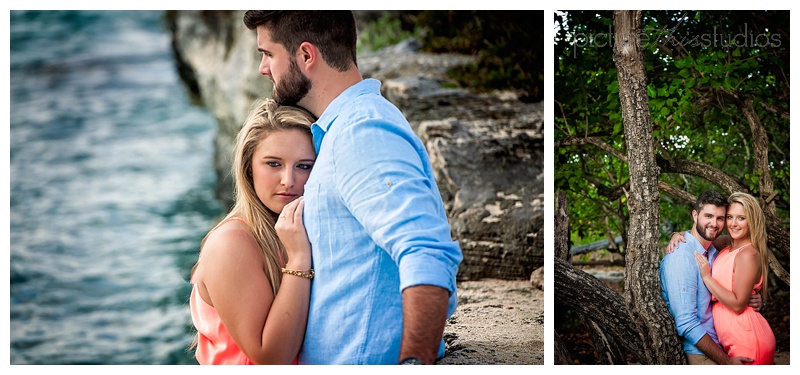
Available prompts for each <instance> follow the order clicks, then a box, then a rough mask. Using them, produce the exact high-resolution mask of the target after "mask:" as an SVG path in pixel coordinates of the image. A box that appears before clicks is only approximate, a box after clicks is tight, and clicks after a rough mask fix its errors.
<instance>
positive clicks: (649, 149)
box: [614, 11, 685, 364]
mask: <svg viewBox="0 0 800 375" xmlns="http://www.w3.org/2000/svg"><path fill="white" fill-rule="evenodd" d="M641 24H642V14H641V11H614V63H615V65H616V67H617V79H618V81H619V97H620V104H621V108H622V124H623V127H624V129H625V142H626V145H627V149H628V161H629V163H628V168H629V170H630V185H631V189H630V192H629V194H628V212H629V213H630V222H629V231H628V241H629V243H628V248H627V252H626V258H625V263H626V266H625V300H626V303H627V306H628V310H629V312H630V314H631V316H632V318H633V321H634V322H635V326H636V327H637V331H638V332H639V335H640V338H641V341H642V343H643V345H642V347H641V353H642V356H643V357H644V360H643V362H642V363H644V364H676V363H683V361H684V360H685V357H684V354H683V349H682V347H681V343H680V340H679V339H678V336H677V334H676V331H675V328H674V323H673V322H674V321H673V317H672V315H670V313H669V311H668V310H667V305H666V303H665V302H664V300H663V298H662V297H661V294H660V290H661V287H660V284H659V276H658V254H659V249H658V247H657V246H658V238H659V232H658V222H659V190H658V174H659V170H658V167H657V165H656V160H655V149H654V142H653V133H652V127H651V120H650V107H649V100H648V98H647V79H646V78H647V77H646V75H645V69H644V58H643V54H642V50H641V39H640V35H641Z"/></svg>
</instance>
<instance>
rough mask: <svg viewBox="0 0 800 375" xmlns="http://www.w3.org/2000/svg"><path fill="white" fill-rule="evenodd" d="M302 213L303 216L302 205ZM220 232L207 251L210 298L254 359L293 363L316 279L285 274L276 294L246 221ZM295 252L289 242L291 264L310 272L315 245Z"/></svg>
mask: <svg viewBox="0 0 800 375" xmlns="http://www.w3.org/2000/svg"><path fill="white" fill-rule="evenodd" d="M287 207H288V205H287ZM298 215H302V208H301V209H300V210H299V213H298ZM280 220H285V218H281V219H280ZM280 220H279V222H280ZM293 225H294V224H288V223H287V224H285V225H284V227H286V226H293ZM299 225H301V226H302V217H301V218H300V223H299ZM276 229H277V226H276ZM218 232H219V233H218V234H219V235H218V236H214V238H212V237H209V240H208V242H207V243H206V248H205V249H204V259H203V262H205V264H206V265H207V266H208V269H207V271H208V272H207V273H206V274H205V277H204V279H205V285H206V288H207V289H208V294H209V296H210V298H211V300H212V301H210V302H211V303H212V304H213V306H214V307H215V308H216V310H217V312H218V313H219V315H220V319H222V322H223V323H224V324H225V327H226V328H227V330H228V332H229V333H230V334H231V337H232V338H233V340H234V341H235V342H236V344H237V345H238V346H239V348H240V349H241V350H242V351H243V352H244V353H245V355H247V357H248V358H250V360H251V361H253V363H255V364H287V365H288V364H291V363H292V362H293V361H294V359H295V358H296V356H297V353H298V352H299V350H300V346H301V345H302V343H303V338H304V335H305V326H306V320H307V318H308V300H309V294H310V290H311V280H310V279H307V278H303V277H298V276H294V275H288V274H286V275H284V277H283V279H282V280H281V287H280V289H279V290H278V293H277V295H273V293H272V286H271V284H270V282H269V280H268V279H267V277H266V275H265V274H264V270H263V267H262V265H263V262H264V256H263V255H262V253H261V249H260V248H259V246H258V244H257V242H256V241H255V239H254V238H253V237H252V235H251V234H250V232H249V231H248V230H247V228H246V227H244V224H239V223H236V227H229V228H225V229H223V227H221V228H219V229H218ZM302 234H303V235H305V229H303V231H302ZM307 240H308V239H307V237H306V242H307ZM298 243H300V244H302V242H301V241H294V242H293V245H292V246H302V245H298ZM295 250H298V249H297V248H294V249H292V250H291V251H290V250H289V248H288V246H287V253H289V260H288V262H287V264H286V268H287V269H294V270H301V271H307V270H309V269H310V268H311V253H310V245H308V248H307V249H299V251H295Z"/></svg>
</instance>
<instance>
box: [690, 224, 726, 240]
mask: <svg viewBox="0 0 800 375" xmlns="http://www.w3.org/2000/svg"><path fill="white" fill-rule="evenodd" d="M695 229H697V234H699V235H700V237H703V238H704V239H705V240H706V241H714V240H716V239H717V237H719V235H720V233H722V231H721V230H717V235H716V236H714V237H709V236H707V235H706V231H705V230H704V229H705V228H703V227H702V226H700V223H697V225H695Z"/></svg>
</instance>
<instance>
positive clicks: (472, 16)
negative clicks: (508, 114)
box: [359, 10, 544, 102]
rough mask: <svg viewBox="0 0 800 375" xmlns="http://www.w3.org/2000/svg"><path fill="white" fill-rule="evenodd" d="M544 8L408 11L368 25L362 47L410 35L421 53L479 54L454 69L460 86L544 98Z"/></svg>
mask: <svg viewBox="0 0 800 375" xmlns="http://www.w3.org/2000/svg"><path fill="white" fill-rule="evenodd" d="M543 21H544V20H543V13H542V12H541V11H455V10H443V11H408V12H402V13H400V16H399V17H392V16H389V15H383V16H381V17H380V18H378V19H377V20H375V21H372V22H370V23H368V24H367V25H365V26H364V27H363V28H362V30H361V33H360V36H359V37H360V38H361V39H363V41H360V42H359V45H360V51H375V50H377V49H379V48H382V47H385V46H387V45H392V44H395V43H397V42H399V41H402V40H404V39H406V38H408V37H412V36H413V37H415V38H418V39H420V41H421V42H422V51H425V52H433V53H459V54H467V55H473V56H476V63H473V64H469V65H466V66H463V67H459V68H455V69H452V70H451V71H450V72H449V74H450V78H452V79H453V80H454V81H455V82H456V83H457V84H459V85H461V86H462V87H465V88H470V89H472V90H475V91H478V92H481V91H487V90H514V91H516V92H518V93H519V94H520V98H521V99H522V100H523V101H526V102H537V101H541V100H543V99H544V93H543V86H544V35H543V34H544V32H543V27H542V22H543Z"/></svg>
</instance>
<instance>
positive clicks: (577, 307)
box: [553, 257, 680, 364]
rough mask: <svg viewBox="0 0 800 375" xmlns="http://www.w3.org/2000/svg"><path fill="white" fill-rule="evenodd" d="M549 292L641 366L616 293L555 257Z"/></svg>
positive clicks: (636, 339) (630, 323) (636, 340)
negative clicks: (635, 359) (593, 324)
mask: <svg viewBox="0 0 800 375" xmlns="http://www.w3.org/2000/svg"><path fill="white" fill-rule="evenodd" d="M553 290H554V291H555V299H556V300H557V301H558V302H560V303H562V304H563V305H565V306H567V307H569V308H570V309H572V310H574V311H575V312H576V313H577V314H578V315H580V316H581V317H582V318H583V319H584V321H591V322H593V323H595V324H596V327H598V328H599V329H600V330H601V331H603V332H604V333H605V335H606V336H610V337H613V341H614V342H616V343H618V345H619V347H620V349H622V350H624V351H625V352H626V353H628V354H630V355H632V356H634V357H636V358H637V359H638V361H639V362H640V363H642V361H643V360H644V359H643V358H642V357H640V354H641V353H642V340H641V339H640V335H639V333H638V332H637V331H636V330H637V325H636V323H634V320H633V317H632V316H631V315H630V314H629V313H628V308H627V307H626V306H625V299H624V298H622V296H621V295H620V294H619V293H617V292H616V291H614V290H612V289H611V288H609V287H608V286H606V285H605V284H603V283H602V282H601V281H600V280H598V279H597V278H596V277H594V276H592V275H590V274H588V273H586V272H583V271H582V270H579V269H577V268H575V267H573V266H572V265H571V264H570V263H569V262H567V261H566V260H563V259H558V258H555V257H554V259H553ZM659 298H661V297H660V296H659ZM667 314H669V313H667ZM672 327H674V324H673V325H672ZM672 330H673V331H674V330H675V329H674V328H673V329H672ZM679 348H680V346H679ZM612 357H615V358H616V357H617V356H612ZM601 360H602V359H601ZM618 364H624V363H618Z"/></svg>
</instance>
